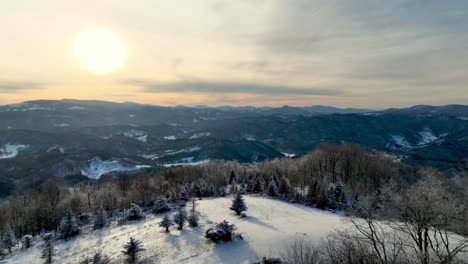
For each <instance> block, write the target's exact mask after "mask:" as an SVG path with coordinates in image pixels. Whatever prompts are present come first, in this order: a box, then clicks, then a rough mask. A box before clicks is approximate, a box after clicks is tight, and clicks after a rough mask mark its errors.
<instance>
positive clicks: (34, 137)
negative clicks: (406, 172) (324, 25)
mask: <svg viewBox="0 0 468 264" xmlns="http://www.w3.org/2000/svg"><path fill="white" fill-rule="evenodd" d="M324 143H332V144H343V143H353V144H358V145H362V146H365V147H369V148H375V149H378V150H381V151H385V152H388V153H390V154H391V155H395V156H399V157H401V158H400V160H402V161H403V162H407V163H410V164H416V165H423V166H433V167H437V168H440V169H442V170H458V171H460V170H466V169H468V106H465V105H447V106H414V107H410V108H402V109H387V110H381V111H375V110H368V109H341V108H335V107H329V106H311V107H290V106H283V107H277V108H272V107H260V108H257V107H228V106H224V107H208V108H205V107H186V106H178V107H164V106H153V105H146V104H137V103H131V102H125V103H113V102H106V101H95V100H89V101H81V100H73V99H65V100H57V101H56V100H37V101H28V102H24V103H20V104H15V105H5V106H0V174H1V175H0V176H5V177H9V178H12V179H23V178H27V177H35V176H41V177H46V176H50V175H53V176H60V177H64V176H67V175H82V176H86V175H92V177H96V176H95V175H99V177H100V176H105V175H106V174H107V173H114V172H121V171H122V172H125V173H130V172H131V171H137V170H153V169H159V168H161V167H163V166H171V164H179V165H180V164H191V163H199V162H204V161H206V160H211V159H225V160H236V161H239V162H260V161H264V160H269V159H275V158H280V157H286V154H283V153H288V154H287V155H288V156H289V154H295V155H296V156H300V155H302V154H304V153H307V152H309V151H312V150H313V149H314V148H316V147H317V146H318V145H320V144H324ZM84 174H86V175H84Z"/></svg>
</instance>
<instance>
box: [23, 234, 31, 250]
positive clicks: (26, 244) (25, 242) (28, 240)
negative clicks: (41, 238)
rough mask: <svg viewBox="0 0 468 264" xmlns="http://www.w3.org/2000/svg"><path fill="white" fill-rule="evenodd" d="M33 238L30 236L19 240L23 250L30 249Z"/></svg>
mask: <svg viewBox="0 0 468 264" xmlns="http://www.w3.org/2000/svg"><path fill="white" fill-rule="evenodd" d="M33 241H34V238H33V236H31V235H24V236H23V237H22V238H21V244H22V245H23V248H30V247H31V246H32V244H33Z"/></svg>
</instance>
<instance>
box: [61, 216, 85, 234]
mask: <svg viewBox="0 0 468 264" xmlns="http://www.w3.org/2000/svg"><path fill="white" fill-rule="evenodd" d="M59 233H60V238H62V239H68V238H70V237H74V236H76V235H78V234H79V233H80V229H79V228H78V224H77V223H76V218H75V216H74V215H73V214H72V213H68V214H67V215H66V216H65V218H64V219H63V221H62V225H61V226H60V230H59Z"/></svg>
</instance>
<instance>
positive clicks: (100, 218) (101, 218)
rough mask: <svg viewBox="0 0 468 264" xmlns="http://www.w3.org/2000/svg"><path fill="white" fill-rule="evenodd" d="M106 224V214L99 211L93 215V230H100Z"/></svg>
mask: <svg viewBox="0 0 468 264" xmlns="http://www.w3.org/2000/svg"><path fill="white" fill-rule="evenodd" d="M106 224H107V219H106V212H105V211H103V210H100V211H98V212H96V214H95V215H94V223H93V228H94V229H95V230H96V229H101V228H103V227H104V226H106Z"/></svg>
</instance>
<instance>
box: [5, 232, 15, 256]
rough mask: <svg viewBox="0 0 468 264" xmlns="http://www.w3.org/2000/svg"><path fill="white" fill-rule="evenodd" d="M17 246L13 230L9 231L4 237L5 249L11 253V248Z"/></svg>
mask: <svg viewBox="0 0 468 264" xmlns="http://www.w3.org/2000/svg"><path fill="white" fill-rule="evenodd" d="M14 246H16V237H15V233H14V232H13V230H11V229H9V230H8V231H6V233H5V235H4V236H3V247H4V248H6V249H8V252H10V253H11V248H12V247H14Z"/></svg>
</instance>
